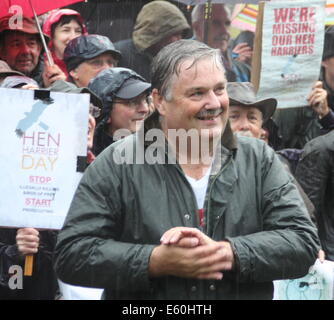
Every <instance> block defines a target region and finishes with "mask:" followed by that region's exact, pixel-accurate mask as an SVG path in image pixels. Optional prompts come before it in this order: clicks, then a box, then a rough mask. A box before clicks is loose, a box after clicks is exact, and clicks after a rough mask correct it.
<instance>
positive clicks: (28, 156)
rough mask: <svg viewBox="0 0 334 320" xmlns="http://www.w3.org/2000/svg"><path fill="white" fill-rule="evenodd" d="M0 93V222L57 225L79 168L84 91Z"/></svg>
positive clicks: (84, 128)
mask: <svg viewBox="0 0 334 320" xmlns="http://www.w3.org/2000/svg"><path fill="white" fill-rule="evenodd" d="M0 96H1V106H2V107H1V108H0V119H2V125H1V126H0V140H1V146H2V147H1V148H0V176H1V184H0V195H1V201H0V226H1V227H13V228H14V227H15V228H23V227H31V228H36V229H60V228H61V227H62V224H63V222H64V219H65V217H66V214H67V211H68V209H69V206H70V203H71V200H72V197H73V194H74V192H75V189H76V187H77V185H78V183H79V180H80V178H81V176H82V171H83V170H82V169H84V168H83V167H82V163H85V161H83V160H84V159H85V156H86V154H87V128H88V109H89V95H88V94H68V93H66V94H65V93H58V92H49V91H46V90H45V91H42V90H35V91H34V90H22V89H0ZM28 260H29V259H28ZM28 262H29V261H28Z"/></svg>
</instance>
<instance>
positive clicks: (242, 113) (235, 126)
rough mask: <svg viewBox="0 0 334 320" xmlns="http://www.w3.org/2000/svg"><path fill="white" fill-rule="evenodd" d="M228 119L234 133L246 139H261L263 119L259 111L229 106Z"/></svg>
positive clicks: (251, 108) (252, 108)
mask: <svg viewBox="0 0 334 320" xmlns="http://www.w3.org/2000/svg"><path fill="white" fill-rule="evenodd" d="M229 119H230V124H231V128H232V131H233V132H234V133H237V134H239V135H242V136H247V137H254V138H260V137H261V134H262V123H263V117H262V112H261V111H260V110H259V109H257V108H254V107H245V106H230V111H229Z"/></svg>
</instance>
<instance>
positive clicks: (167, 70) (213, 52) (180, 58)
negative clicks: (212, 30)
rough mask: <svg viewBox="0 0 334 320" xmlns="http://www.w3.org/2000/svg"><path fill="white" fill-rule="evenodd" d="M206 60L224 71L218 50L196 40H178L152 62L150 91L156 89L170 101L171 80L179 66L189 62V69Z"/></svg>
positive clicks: (177, 73)
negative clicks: (190, 62) (210, 60)
mask: <svg viewBox="0 0 334 320" xmlns="http://www.w3.org/2000/svg"><path fill="white" fill-rule="evenodd" d="M207 58H211V59H212V60H213V61H214V63H215V64H216V65H217V67H220V68H221V69H222V70H223V71H225V68H224V65H223V61H222V58H221V53H220V50H219V49H213V48H210V47H209V46H207V45H206V44H204V43H202V42H199V41H196V40H179V41H176V42H173V43H171V44H169V45H167V46H166V47H164V48H163V49H161V50H160V51H159V53H158V54H157V55H156V56H155V57H154V59H153V61H152V65H151V75H152V78H151V79H152V80H151V82H152V89H154V88H155V89H157V90H158V92H159V94H160V95H161V96H163V97H164V98H165V99H166V100H167V101H170V100H171V99H172V95H171V89H172V83H173V79H174V77H177V76H178V75H179V72H180V66H181V64H182V63H183V62H185V61H187V60H188V61H189V60H191V61H192V64H191V65H190V66H189V69H190V68H191V67H193V66H194V65H196V64H197V63H198V61H200V60H202V59H207Z"/></svg>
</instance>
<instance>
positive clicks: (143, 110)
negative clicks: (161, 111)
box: [136, 99, 149, 113]
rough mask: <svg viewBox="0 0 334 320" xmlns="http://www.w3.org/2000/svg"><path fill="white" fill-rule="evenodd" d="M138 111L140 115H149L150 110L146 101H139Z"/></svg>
mask: <svg viewBox="0 0 334 320" xmlns="http://www.w3.org/2000/svg"><path fill="white" fill-rule="evenodd" d="M136 110H137V112H138V113H148V111H149V108H148V103H147V101H146V99H142V100H140V101H138V103H137V105H136Z"/></svg>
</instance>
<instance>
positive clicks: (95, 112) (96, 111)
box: [89, 103, 101, 118]
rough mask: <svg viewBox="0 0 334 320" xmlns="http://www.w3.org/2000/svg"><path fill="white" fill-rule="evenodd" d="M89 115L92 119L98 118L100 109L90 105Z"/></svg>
mask: <svg viewBox="0 0 334 320" xmlns="http://www.w3.org/2000/svg"><path fill="white" fill-rule="evenodd" d="M89 114H90V115H91V116H93V117H94V118H98V117H99V116H100V115H101V109H100V108H99V107H97V106H94V105H93V104H92V103H91V104H90V105H89Z"/></svg>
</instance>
